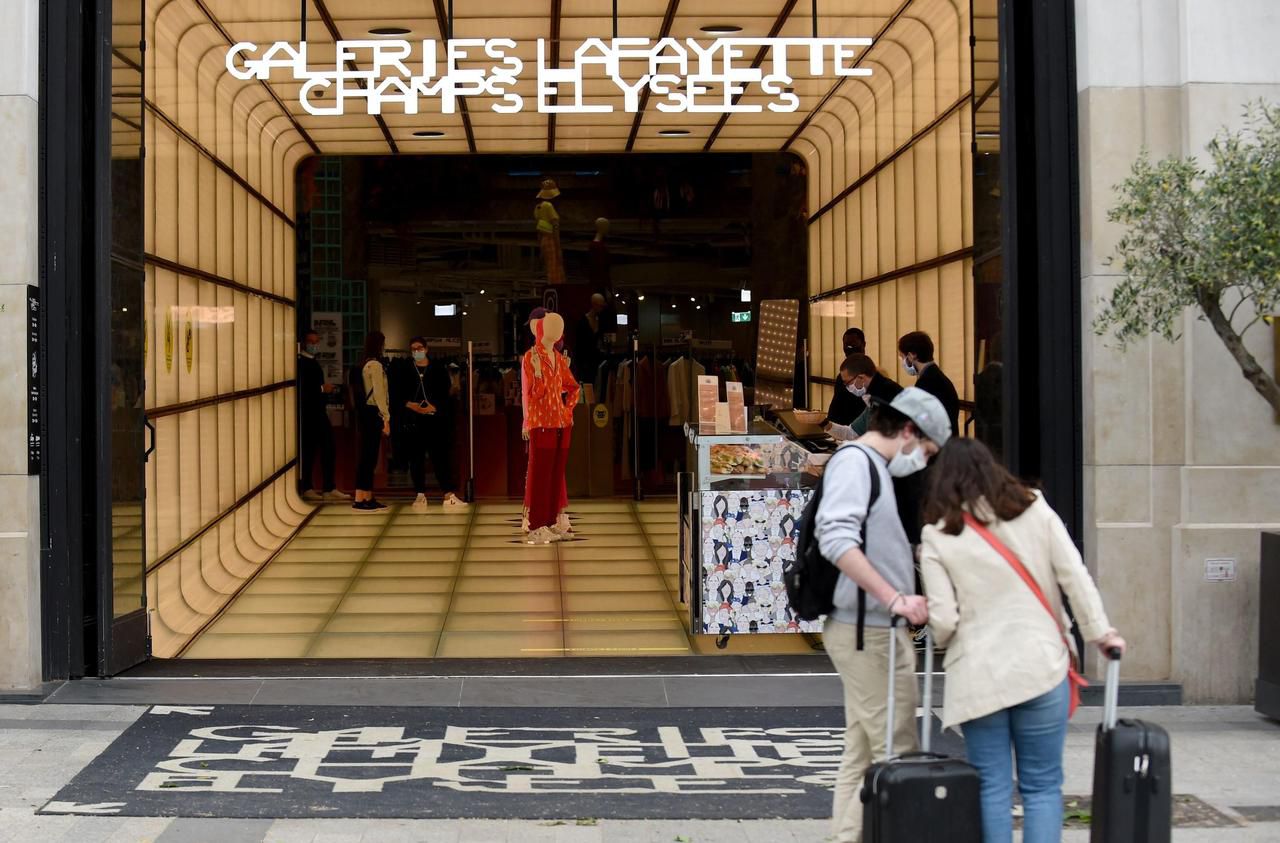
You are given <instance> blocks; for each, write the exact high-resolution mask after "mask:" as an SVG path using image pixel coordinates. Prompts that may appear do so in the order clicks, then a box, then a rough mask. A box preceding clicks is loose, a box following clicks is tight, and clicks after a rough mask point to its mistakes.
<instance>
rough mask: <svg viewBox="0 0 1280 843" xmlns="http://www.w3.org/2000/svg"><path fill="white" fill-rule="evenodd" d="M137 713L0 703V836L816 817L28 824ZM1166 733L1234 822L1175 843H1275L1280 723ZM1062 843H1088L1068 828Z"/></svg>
mask: <svg viewBox="0 0 1280 843" xmlns="http://www.w3.org/2000/svg"><path fill="white" fill-rule="evenodd" d="M144 711H145V708H144V707H141V706H107V705H99V706H79V705H50V704H46V705H38V706H0V840H3V841H23V843H44V841H62V840H65V841H77V843H79V842H80V841H83V843H90V841H112V843H141V841H157V843H205V842H206V841H209V843H259V842H260V841H270V843H399V841H423V843H493V842H496V841H513V843H596V842H597V841H608V842H609V843H615V841H616V843H682V842H683V843H789V841H794V843H816V841H823V840H825V839H826V838H827V831H828V829H827V823H826V822H823V821H819V820H790V821H784V820H750V821H736V820H735V821H729V820H644V821H614V820H602V821H595V820H592V819H590V818H583V819H579V820H566V821H563V822H562V823H558V822H552V821H539V820H513V821H491V820H413V821H406V820H344V819H316V820H274V821H273V820H242V819H226V818H208V819H190V818H184V819H169V818H143V817H92V816H84V817H76V816H37V815H36V813H35V812H36V811H37V810H38V809H39V808H40V807H42V806H43V805H44V804H45V803H46V802H47V801H48V800H49V799H50V798H52V797H53V796H54V795H55V793H57V791H58V790H59V788H61V787H62V786H63V785H65V784H66V783H67V782H68V781H69V780H70V779H71V778H72V777H73V776H74V775H75V774H76V773H77V772H79V771H80V769H81V768H83V767H84V766H85V765H86V764H88V763H89V761H90V760H92V759H93V758H94V757H96V756H97V755H98V754H99V753H101V752H102V751H103V750H104V749H105V748H106V747H107V746H108V745H109V744H110V743H111V742H112V741H113V740H114V739H115V738H116V737H117V736H118V735H119V734H120V733H121V732H122V731H124V729H125V728H126V727H127V726H128V725H129V724H130V723H132V722H133V721H134V720H135V719H137V718H138V717H139V716H141V715H142V713H143V712H144ZM1100 713H1101V712H1100V710H1099V709H1089V708H1086V709H1081V710H1080V712H1079V713H1078V714H1077V716H1076V719H1075V721H1074V722H1073V723H1072V726H1071V730H1070V733H1069V734H1068V738H1067V764H1066V768H1067V769H1066V787H1065V791H1066V792H1067V793H1069V794H1087V793H1088V792H1089V790H1090V779H1091V776H1092V765H1093V730H1094V727H1095V726H1096V724H1097V722H1098V718H1099V715H1100ZM1124 714H1125V716H1127V717H1140V718H1145V719H1150V720H1153V721H1155V722H1158V723H1160V724H1162V725H1163V726H1165V728H1167V729H1168V730H1169V732H1170V735H1171V738H1172V741H1173V753H1174V756H1173V768H1174V790H1175V792H1176V793H1179V794H1189V795H1192V796H1195V797H1197V798H1198V799H1200V800H1202V801H1203V802H1205V803H1208V805H1210V806H1212V807H1213V808H1215V809H1217V810H1218V811H1219V812H1221V813H1222V814H1223V815H1225V821H1226V822H1230V823H1234V825H1233V826H1232V827H1229V828H1179V829H1178V830H1176V831H1175V832H1174V840H1176V841H1179V843H1184V841H1185V843H1192V842H1193V841H1195V843H1200V841H1203V843H1264V841H1265V843H1275V841H1280V723H1276V722H1273V721H1268V720H1266V719H1264V718H1262V717H1260V716H1259V715H1257V714H1256V713H1254V712H1253V711H1252V709H1248V708H1243V707H1233V708H1209V707H1180V708H1150V709H1126V710H1125V712H1124ZM1063 840H1064V841H1068V843H1080V842H1081V841H1087V840H1088V832H1087V830H1069V831H1067V832H1066V833H1064V836H1063Z"/></svg>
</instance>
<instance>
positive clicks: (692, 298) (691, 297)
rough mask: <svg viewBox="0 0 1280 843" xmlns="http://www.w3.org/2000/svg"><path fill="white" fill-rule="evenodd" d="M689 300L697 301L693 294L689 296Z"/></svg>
mask: <svg viewBox="0 0 1280 843" xmlns="http://www.w3.org/2000/svg"><path fill="white" fill-rule="evenodd" d="M689 301H697V299H696V298H694V297H693V296H689Z"/></svg>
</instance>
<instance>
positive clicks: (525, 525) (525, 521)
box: [520, 307, 573, 533]
mask: <svg viewBox="0 0 1280 843" xmlns="http://www.w3.org/2000/svg"><path fill="white" fill-rule="evenodd" d="M547 313H548V311H547V309H546V308H545V307H535V308H534V309H533V311H532V312H530V314H529V321H528V323H527V325H528V328H529V332H530V333H532V334H534V336H535V337H536V336H537V330H538V329H537V327H536V326H535V325H534V323H535V322H538V321H540V320H541V319H542V318H543V317H544V316H546V315H547ZM535 342H536V340H535ZM555 350H556V353H558V354H563V353H564V337H561V338H560V341H559V342H558V343H556V344H555ZM570 368H571V369H572V362H571V363H570ZM521 383H523V379H521ZM528 438H529V437H528V436H527V435H526V436H525V439H526V440H528ZM532 496H533V479H532V477H531V476H530V475H529V466H526V467H525V475H524V509H523V510H522V511H521V513H520V532H521V533H527V532H529V500H530V498H531V497H532ZM568 505H569V493H568V490H567V489H563V490H562V492H561V494H560V503H559V506H558V509H559V510H560V519H559V521H557V528H558V530H557V531H558V532H564V533H569V532H572V530H573V527H572V526H571V525H570V524H569V516H568V515H566V514H565V513H564V509H565V507H567V506H568ZM561 522H563V523H561Z"/></svg>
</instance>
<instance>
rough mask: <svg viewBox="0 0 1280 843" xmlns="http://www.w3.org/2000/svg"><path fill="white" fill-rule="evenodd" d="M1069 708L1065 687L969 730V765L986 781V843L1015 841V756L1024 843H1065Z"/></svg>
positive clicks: (966, 726)
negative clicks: (1062, 842) (1064, 769)
mask: <svg viewBox="0 0 1280 843" xmlns="http://www.w3.org/2000/svg"><path fill="white" fill-rule="evenodd" d="M1069 702H1070V689H1069V687H1068V685H1067V683H1066V681H1063V683H1062V684H1061V685H1059V686H1058V687H1057V688H1055V689H1054V690H1052V691H1050V692H1049V693H1047V694H1045V695H1043V696H1040V697H1036V698H1035V699H1033V700H1029V701H1027V702H1024V703H1022V704H1020V705H1015V706H1013V707H1012V708H1006V709H1003V710H1002V711H997V712H996V713H995V714H988V715H987V716H986V717H979V718H978V719H976V720H970V721H969V722H968V723H965V724H964V725H963V727H962V728H963V730H964V740H965V748H966V751H967V754H968V756H969V763H970V764H972V765H973V766H975V767H977V768H978V773H979V774H980V775H981V776H982V840H983V843H1011V841H1012V840H1013V816H1012V808H1013V759H1012V757H1011V754H1012V755H1016V756H1017V764H1018V791H1019V792H1020V793H1021V794H1022V809H1023V830H1022V840H1023V843H1059V841H1060V840H1062V748H1063V745H1064V744H1065V743H1066V739H1067V706H1068V703H1069ZM1010 750H1012V753H1011V752H1010Z"/></svg>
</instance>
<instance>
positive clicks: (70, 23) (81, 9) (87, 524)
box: [38, 0, 147, 680]
mask: <svg viewBox="0 0 1280 843" xmlns="http://www.w3.org/2000/svg"><path fill="white" fill-rule="evenodd" d="M39 97H40V103H39V107H40V117H39V126H40V129H39V133H40V138H39V143H40V154H39V176H38V178H39V191H40V201H39V210H38V213H39V215H40V240H39V242H40V294H41V299H42V305H43V306H42V323H41V330H42V335H43V342H42V343H41V348H42V360H41V364H42V366H43V370H44V373H45V377H44V379H43V382H42V388H43V390H44V395H43V397H44V399H45V401H44V404H45V406H46V407H48V408H50V411H49V412H46V413H45V414H44V418H43V420H42V424H43V425H44V427H43V430H42V435H43V441H44V443H45V447H44V459H43V461H42V464H41V471H40V510H41V512H40V516H41V517H40V520H41V526H40V531H41V580H40V589H41V601H40V602H41V632H42V644H43V646H42V648H41V651H42V665H41V668H42V672H43V674H44V678H45V679H46V680H57V679H68V678H76V677H80V676H86V675H100V676H109V675H112V674H114V673H116V672H118V671H119V670H121V669H123V668H124V667H127V666H128V665H129V664H131V663H136V661H137V658H136V657H137V655H138V654H139V653H141V654H142V655H143V657H145V653H146V623H147V619H146V613H145V610H140V611H135V612H132V613H130V614H128V615H127V616H125V617H122V618H120V619H115V618H113V614H114V612H113V593H112V591H113V589H112V579H111V570H112V569H111V564H112V543H111V529H112V515H111V403H110V402H111V390H110V383H111V342H112V337H111V306H112V303H111V292H112V287H111V209H112V204H111V0H79V1H78V2H77V0H71V2H58V0H43V2H41V4H40V89H39ZM141 470H142V467H141V466H139V471H141Z"/></svg>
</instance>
